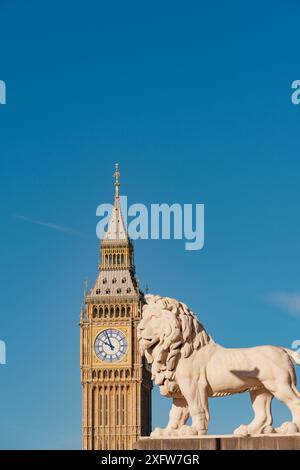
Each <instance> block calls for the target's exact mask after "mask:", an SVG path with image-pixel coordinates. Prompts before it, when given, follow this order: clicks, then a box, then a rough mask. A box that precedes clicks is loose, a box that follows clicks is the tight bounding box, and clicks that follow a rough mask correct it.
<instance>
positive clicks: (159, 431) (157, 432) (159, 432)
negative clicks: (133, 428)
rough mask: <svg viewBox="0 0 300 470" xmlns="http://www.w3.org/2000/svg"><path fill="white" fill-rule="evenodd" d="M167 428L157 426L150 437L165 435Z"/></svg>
mask: <svg viewBox="0 0 300 470" xmlns="http://www.w3.org/2000/svg"><path fill="white" fill-rule="evenodd" d="M164 431H165V429H162V428H155V429H154V431H152V433H151V434H150V437H163V436H164Z"/></svg>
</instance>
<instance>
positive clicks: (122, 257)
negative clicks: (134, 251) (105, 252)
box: [121, 255, 124, 264]
mask: <svg viewBox="0 0 300 470" xmlns="http://www.w3.org/2000/svg"><path fill="white" fill-rule="evenodd" d="M121 264H124V255H121Z"/></svg>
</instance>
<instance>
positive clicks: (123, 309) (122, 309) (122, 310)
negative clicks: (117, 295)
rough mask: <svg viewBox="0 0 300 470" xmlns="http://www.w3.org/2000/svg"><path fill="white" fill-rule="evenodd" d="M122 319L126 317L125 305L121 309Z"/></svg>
mask: <svg viewBox="0 0 300 470" xmlns="http://www.w3.org/2000/svg"><path fill="white" fill-rule="evenodd" d="M121 317H125V307H124V305H123V306H122V308H121Z"/></svg>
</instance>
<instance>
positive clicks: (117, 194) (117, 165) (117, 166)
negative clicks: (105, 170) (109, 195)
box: [113, 163, 121, 197]
mask: <svg viewBox="0 0 300 470" xmlns="http://www.w3.org/2000/svg"><path fill="white" fill-rule="evenodd" d="M120 176H121V175H120V172H119V164H118V163H116V171H115V173H114V174H113V177H114V178H115V187H116V197H119V186H120V183H119V177H120Z"/></svg>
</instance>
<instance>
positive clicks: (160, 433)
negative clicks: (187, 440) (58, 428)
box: [150, 428, 178, 437]
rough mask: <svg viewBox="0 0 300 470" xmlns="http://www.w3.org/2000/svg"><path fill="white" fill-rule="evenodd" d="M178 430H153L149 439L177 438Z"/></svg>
mask: <svg viewBox="0 0 300 470" xmlns="http://www.w3.org/2000/svg"><path fill="white" fill-rule="evenodd" d="M177 436H178V429H175V428H155V429H154V431H152V433H151V434H150V437H177Z"/></svg>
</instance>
